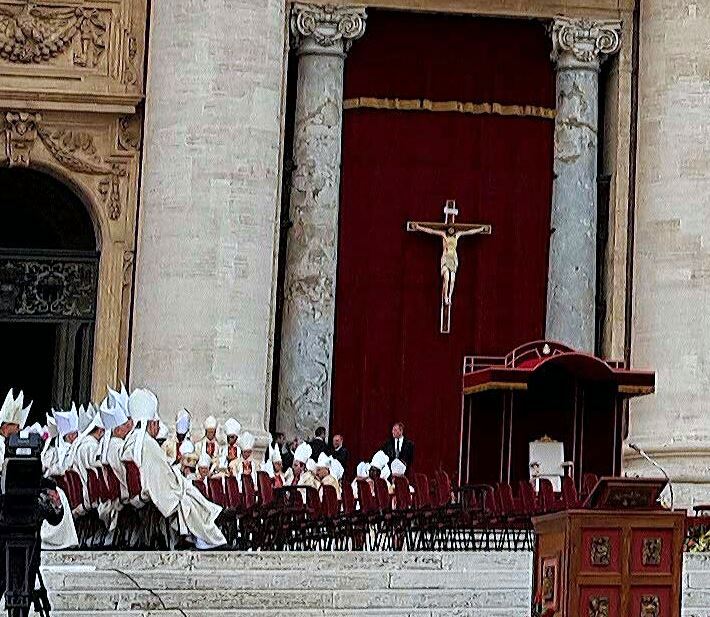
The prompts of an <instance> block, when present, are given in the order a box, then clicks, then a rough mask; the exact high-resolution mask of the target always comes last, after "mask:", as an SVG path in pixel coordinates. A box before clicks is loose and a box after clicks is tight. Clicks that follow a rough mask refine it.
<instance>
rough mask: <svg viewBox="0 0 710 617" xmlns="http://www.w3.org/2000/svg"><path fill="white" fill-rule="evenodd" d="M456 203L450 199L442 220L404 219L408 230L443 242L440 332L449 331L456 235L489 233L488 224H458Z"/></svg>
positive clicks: (455, 258)
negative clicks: (423, 221)
mask: <svg viewBox="0 0 710 617" xmlns="http://www.w3.org/2000/svg"><path fill="white" fill-rule="evenodd" d="M458 213H459V211H458V210H457V209H456V202H455V201H454V200H453V199H450V200H448V201H447V202H446V205H445V206H444V222H443V223H419V222H416V221H408V222H407V231H421V232H423V233H425V234H431V235H432V236H438V237H440V238H441V240H442V243H443V245H444V248H443V252H442V254H441V278H442V287H441V324H440V331H441V333H442V334H448V333H449V332H451V303H452V301H453V298H454V286H455V285H456V271H457V270H458V267H459V256H458V252H457V248H458V242H459V238H461V237H463V236H474V235H481V234H486V235H489V234H491V233H492V231H493V228H492V227H491V226H490V225H481V224H479V223H473V224H471V223H457V222H456V215H457V214H458Z"/></svg>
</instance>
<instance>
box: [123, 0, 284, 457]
mask: <svg viewBox="0 0 710 617" xmlns="http://www.w3.org/2000/svg"><path fill="white" fill-rule="evenodd" d="M152 8H153V11H152V17H151V21H150V46H149V47H150V49H149V61H148V91H147V96H146V106H145V114H146V119H145V140H144V142H145V148H144V158H143V179H142V187H141V189H142V199H141V207H140V208H141V209H140V218H139V221H140V236H139V240H138V252H137V257H136V293H135V305H134V314H133V332H132V337H133V345H132V348H131V371H130V386H131V387H139V386H147V387H150V388H151V389H153V390H154V391H155V392H156V394H157V395H158V397H159V398H160V408H161V413H162V415H163V419H164V421H165V422H166V423H169V424H171V425H174V421H175V415H176V413H177V411H178V410H179V409H180V408H181V407H183V406H185V407H187V408H188V409H190V411H191V412H192V414H193V418H194V422H193V424H194V429H195V432H194V436H195V437H196V436H197V434H198V432H199V430H198V425H200V424H201V422H202V420H204V418H205V417H206V416H208V415H210V414H212V415H214V416H216V417H217V418H218V419H219V420H221V421H223V420H224V419H225V418H227V417H229V416H234V417H236V418H238V419H239V421H240V422H241V423H242V427H243V428H244V429H247V430H249V431H250V432H252V433H254V434H256V435H257V437H258V438H259V441H258V442H257V444H258V445H259V444H262V445H263V444H265V442H266V439H265V437H266V430H265V429H266V427H267V426H268V424H267V423H268V417H269V410H270V407H271V405H270V394H271V374H270V371H271V364H270V357H271V349H270V347H271V345H270V338H271V335H272V332H271V330H272V327H273V326H272V319H273V311H274V310H275V307H274V304H275V303H274V302H273V300H272V297H273V286H274V285H275V278H276V274H275V268H274V262H275V252H276V246H275V244H276V243H277V242H278V240H277V238H278V216H277V215H278V206H279V190H280V179H279V174H278V169H279V167H280V164H281V139H282V131H281V114H280V112H281V100H282V85H283V77H284V50H285V47H286V41H285V39H284V32H283V28H282V25H283V23H284V20H285V19H286V16H285V13H284V2H283V0H261V1H260V2H195V1H194V0H170V1H169V2H157V3H153V7H152ZM275 241H276V242H275Z"/></svg>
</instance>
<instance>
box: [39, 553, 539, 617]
mask: <svg viewBox="0 0 710 617" xmlns="http://www.w3.org/2000/svg"><path fill="white" fill-rule="evenodd" d="M530 570H531V555H530V553H484V552H477V553H315V552H311V553H297V552H293V553H239V552H211V553H198V552H172V553H167V552H166V553H160V552H153V553H149V552H72V551H68V552H58V553H44V554H43V569H42V571H43V575H44V579H45V583H46V585H47V588H48V589H49V590H50V601H51V604H52V615H53V617H70V616H71V617H80V616H84V617H89V616H92V617H119V616H120V617H153V616H155V617H238V616H247V615H249V616H251V617H261V616H263V617H266V616H276V615H280V616H286V617H335V616H338V617H345V616H349V615H357V617H375V616H377V617H405V616H408V617H444V616H447V617H448V616H453V617H473V616H474V615H475V616H476V617H525V616H527V615H529V607H530V576H531V575H530Z"/></svg>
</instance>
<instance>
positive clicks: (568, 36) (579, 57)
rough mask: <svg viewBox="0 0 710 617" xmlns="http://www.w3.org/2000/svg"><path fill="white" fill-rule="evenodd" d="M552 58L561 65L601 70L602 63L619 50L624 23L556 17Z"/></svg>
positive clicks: (553, 24) (553, 30)
mask: <svg viewBox="0 0 710 617" xmlns="http://www.w3.org/2000/svg"><path fill="white" fill-rule="evenodd" d="M551 30H552V59H553V60H554V61H555V62H557V63H558V65H565V64H567V65H569V64H573V65H576V66H578V67H580V68H583V67H585V66H587V68H598V67H599V64H600V63H601V61H602V60H603V59H604V58H605V57H606V56H609V55H611V54H614V53H616V52H617V51H619V47H620V46H621V22H620V21H618V20H603V21H596V20H589V19H569V18H567V17H556V18H555V19H554V21H553V22H552V29H551Z"/></svg>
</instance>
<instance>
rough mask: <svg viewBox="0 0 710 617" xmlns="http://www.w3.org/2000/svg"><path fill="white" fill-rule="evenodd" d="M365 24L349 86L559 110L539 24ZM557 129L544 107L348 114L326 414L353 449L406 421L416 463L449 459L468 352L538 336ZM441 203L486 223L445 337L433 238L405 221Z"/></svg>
mask: <svg viewBox="0 0 710 617" xmlns="http://www.w3.org/2000/svg"><path fill="white" fill-rule="evenodd" d="M368 22H369V23H368V32H367V34H366V36H365V37H364V38H363V39H362V40H360V41H357V42H356V43H355V46H354V47H353V50H352V52H351V55H350V56H349V58H348V60H347V69H346V94H345V96H346V98H353V97H382V98H396V97H397V98H429V99H431V100H434V101H450V100H457V101H464V102H469V101H470V102H487V103H492V102H497V103H503V104H507V105H538V106H546V107H554V76H553V72H552V66H551V64H550V61H549V46H548V42H547V37H546V35H545V32H544V30H543V28H542V26H541V25H540V24H539V23H537V22H527V21H519V20H498V19H486V18H472V17H448V16H433V15H425V14H411V13H395V12H377V11H373V12H371V15H370V18H369V20H368ZM552 136H553V123H552V121H551V120H546V119H540V118H528V117H502V116H496V115H478V116H473V115H464V114H459V113H449V112H447V113H432V112H402V111H389V110H383V111H375V110H362V109H360V110H350V111H347V112H346V114H345V121H344V135H343V171H342V198H341V208H340V236H339V258H338V281H337V297H336V298H337V310H336V342H335V366H334V389H333V419H332V426H333V430H334V431H339V432H343V433H344V435H345V437H346V443H347V445H348V446H349V447H350V448H351V451H352V452H353V459H357V460H360V459H361V458H365V457H368V456H371V454H372V453H373V451H374V449H375V448H377V447H378V446H379V445H380V444H381V443H382V442H383V441H384V440H385V438H386V437H387V436H388V434H389V428H390V426H391V424H392V422H393V421H396V420H403V421H404V422H405V424H406V427H407V429H406V433H407V435H408V436H409V437H410V438H412V439H413V440H414V441H415V444H416V447H417V452H416V459H417V463H416V466H417V467H419V468H420V469H421V468H423V467H424V464H425V462H426V466H427V467H428V468H429V469H431V468H432V467H433V468H437V467H439V466H440V465H441V466H442V467H443V468H444V469H447V470H449V471H453V470H455V469H456V467H457V463H458V440H459V427H460V415H461V392H460V385H461V368H462V362H463V357H464V355H468V354H501V355H502V354H504V353H505V352H507V351H508V350H510V349H512V348H514V347H515V346H517V345H518V344H520V343H523V342H525V341H528V340H533V339H536V338H539V337H541V336H542V334H543V331H544V315H545V292H546V281H547V253H548V243H549V221H550V198H551V188H552ZM446 199H456V201H457V204H458V207H459V210H460V214H459V217H458V219H457V220H458V222H462V223H465V222H476V223H490V224H492V225H493V235H491V236H477V237H472V238H463V239H461V241H460V243H459V259H460V268H459V271H458V278H457V283H456V291H455V295H454V304H453V312H452V330H451V334H448V335H444V334H441V333H440V332H439V312H440V303H441V296H440V290H441V277H440V264H439V261H440V258H441V249H442V247H441V241H440V240H438V239H437V238H434V237H431V236H425V235H423V234H414V233H408V232H406V231H405V224H406V221H407V220H417V221H440V220H442V216H443V215H442V208H443V204H444V201H445V200H446ZM355 462H356V461H355Z"/></svg>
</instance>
